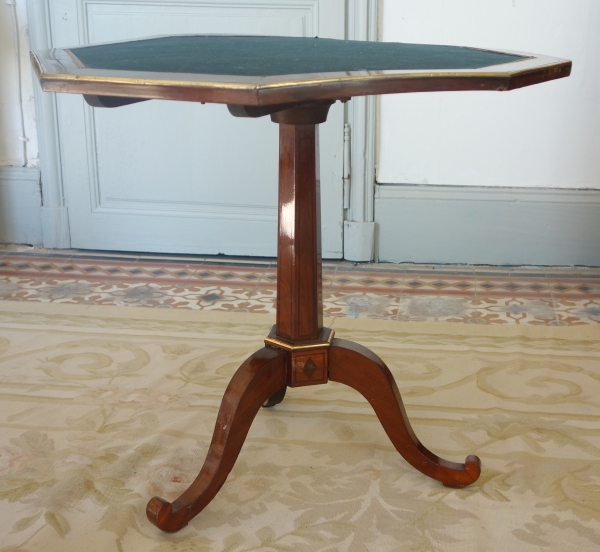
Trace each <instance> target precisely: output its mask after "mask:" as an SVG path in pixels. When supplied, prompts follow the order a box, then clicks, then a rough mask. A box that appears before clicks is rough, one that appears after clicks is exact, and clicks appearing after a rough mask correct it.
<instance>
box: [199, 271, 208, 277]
mask: <svg viewBox="0 0 600 552" xmlns="http://www.w3.org/2000/svg"><path fill="white" fill-rule="evenodd" d="M198 276H202V277H203V278H206V277H207V276H210V272H201V273H200V274H198Z"/></svg>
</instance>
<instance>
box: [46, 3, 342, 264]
mask: <svg viewBox="0 0 600 552" xmlns="http://www.w3.org/2000/svg"><path fill="white" fill-rule="evenodd" d="M344 6H345V2H344V1H343V0H294V1H286V0H277V1H275V0H271V1H269V0H260V1H255V2H250V1H242V0H235V1H233V0H231V1H221V2H219V3H215V2H214V1H212V2H208V1H193V0H192V1H178V2H171V1H165V0H162V1H152V0H143V1H142V0H129V1H115V0H57V1H53V2H51V3H50V9H51V25H52V30H53V40H54V44H53V45H54V46H55V47H68V46H74V45H77V44H91V43H98V42H110V41H115V40H127V39H133V38H139V37H145V36H157V35H166V34H187V33H229V34H236V33H237V34H254V35H290V36H315V35H318V36H323V37H329V38H343V37H344V24H345V23H344V21H345V18H344V9H345V8H344ZM57 103H58V111H59V134H60V145H61V157H62V167H63V177H64V182H65V188H66V195H67V200H68V210H69V224H70V231H71V244H72V246H73V247H78V248H90V249H113V250H134V251H158V252H163V251H164V252H179V253H198V254H201V253H206V254H216V253H224V254H234V255H264V256H274V255H275V254H276V224H277V174H278V127H277V125H276V124H274V123H272V122H271V121H270V118H269V117H265V118H261V119H238V118H235V117H232V116H231V115H230V114H229V112H228V111H227V107H226V106H224V105H209V104H205V105H202V104H197V103H185V102H168V101H157V100H153V101H149V102H143V103H139V104H134V105H131V106H126V107H121V108H116V109H93V108H91V107H89V106H87V104H85V102H84V101H83V98H82V97H80V96H77V95H69V94H59V95H58V97H57ZM342 128H343V106H341V105H340V104H337V105H335V106H333V107H332V109H331V112H330V115H329V119H328V121H327V123H325V124H323V125H320V174H321V197H322V221H323V254H324V256H325V257H330V258H336V257H341V256H342V214H343V208H342V178H341V177H342V174H341V173H342V155H341V153H342V145H343V144H342V137H343V133H342Z"/></svg>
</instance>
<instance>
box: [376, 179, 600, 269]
mask: <svg viewBox="0 0 600 552" xmlns="http://www.w3.org/2000/svg"><path fill="white" fill-rule="evenodd" d="M375 221H376V222H377V233H378V236H377V238H376V242H377V245H378V251H377V253H376V254H377V258H378V259H379V260H380V261H390V262H415V263H466V264H491V265H584V266H600V190H566V189H545V188H544V189H541V188H484V187H471V186H420V185H389V184H381V185H378V186H377V187H376V193H375Z"/></svg>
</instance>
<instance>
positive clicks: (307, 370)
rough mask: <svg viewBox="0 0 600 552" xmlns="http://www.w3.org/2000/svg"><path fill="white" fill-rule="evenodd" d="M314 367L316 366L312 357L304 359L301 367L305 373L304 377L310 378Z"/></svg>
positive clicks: (314, 369)
mask: <svg viewBox="0 0 600 552" xmlns="http://www.w3.org/2000/svg"><path fill="white" fill-rule="evenodd" d="M316 369H317V367H316V366H315V363H314V362H313V360H312V358H309V359H308V360H307V361H306V364H305V365H304V368H302V371H303V372H304V373H305V374H306V377H307V378H308V379H310V378H312V377H313V374H314V373H315V371H316Z"/></svg>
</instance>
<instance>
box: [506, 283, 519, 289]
mask: <svg viewBox="0 0 600 552" xmlns="http://www.w3.org/2000/svg"><path fill="white" fill-rule="evenodd" d="M506 287H507V288H508V289H519V286H518V285H517V284H508V285H507V286H506Z"/></svg>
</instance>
